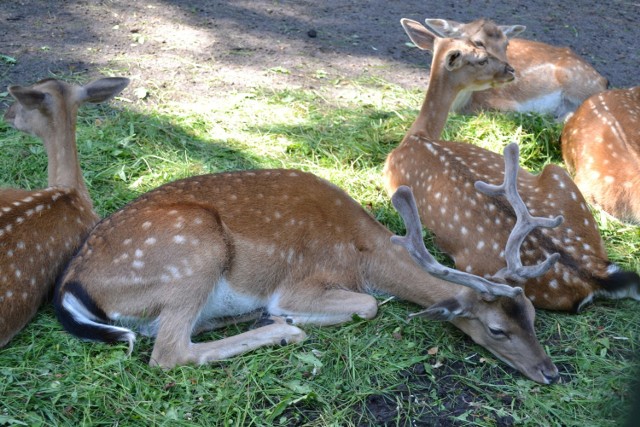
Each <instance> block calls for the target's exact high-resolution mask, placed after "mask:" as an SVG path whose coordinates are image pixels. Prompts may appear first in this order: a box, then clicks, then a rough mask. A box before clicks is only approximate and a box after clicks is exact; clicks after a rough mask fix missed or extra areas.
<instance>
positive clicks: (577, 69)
mask: <svg viewBox="0 0 640 427" xmlns="http://www.w3.org/2000/svg"><path fill="white" fill-rule="evenodd" d="M426 24H427V26H428V27H429V28H430V29H431V30H432V31H434V32H435V33H436V34H437V35H439V36H441V37H455V38H465V39H468V40H470V41H471V42H472V43H474V45H476V46H478V47H484V48H485V49H487V51H488V52H490V53H491V54H493V55H495V56H497V57H498V58H500V59H503V60H506V61H508V62H509V64H511V66H513V68H514V69H515V71H516V78H515V80H514V81H513V82H512V83H510V84H508V85H504V86H500V87H495V88H492V89H488V90H484V91H476V90H464V91H461V92H460V93H459V94H458V97H457V98H456V101H455V102H454V104H453V105H452V111H454V112H460V113H475V112H477V111H480V110H498V111H518V112H537V113H547V114H552V115H553V116H555V118H556V119H557V120H559V121H563V120H565V118H566V117H567V116H568V115H569V114H570V113H572V112H573V111H575V110H576V108H578V106H580V104H582V102H583V101H584V100H585V99H587V98H588V97H589V96H591V95H593V94H595V93H598V92H601V91H603V90H606V89H607V86H608V84H609V83H608V81H607V79H606V78H604V77H603V76H602V75H600V73H598V72H597V71H596V70H595V69H594V68H593V67H592V66H591V65H590V64H589V63H588V62H587V61H585V60H584V59H582V58H581V57H580V56H578V55H577V54H576V53H575V52H573V51H572V50H571V49H570V48H567V47H557V46H552V45H549V44H546V43H541V42H537V41H532V40H526V39H519V38H511V37H513V36H516V35H518V34H519V33H521V32H522V31H524V30H525V28H526V27H524V26H511V27H508V26H497V25H495V24H494V23H493V22H491V21H488V20H484V19H479V20H476V21H473V22H470V23H466V24H464V23H459V22H455V21H449V20H445V19H427V20H426ZM509 38H511V39H510V40H509Z"/></svg>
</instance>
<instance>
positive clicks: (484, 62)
mask: <svg viewBox="0 0 640 427" xmlns="http://www.w3.org/2000/svg"><path fill="white" fill-rule="evenodd" d="M487 62H489V60H487V59H482V60H480V61H478V65H487Z"/></svg>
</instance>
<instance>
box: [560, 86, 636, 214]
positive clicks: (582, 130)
mask: <svg viewBox="0 0 640 427" xmlns="http://www.w3.org/2000/svg"><path fill="white" fill-rule="evenodd" d="M560 141H561V145H562V157H563V159H564V161H565V163H566V165H567V169H569V173H571V174H572V175H573V176H574V180H575V182H576V185H577V186H578V188H580V190H581V191H582V193H583V194H584V195H585V197H586V199H587V200H588V201H589V202H591V203H593V204H594V205H597V206H599V207H600V208H602V209H603V210H604V211H605V212H607V213H609V214H611V215H613V216H615V217H616V218H618V219H620V220H622V221H629V222H633V223H636V224H639V223H640V86H636V87H633V88H629V89H615V90H610V91H606V92H601V93H599V94H597V95H593V96H592V97H590V98H589V99H587V100H586V101H585V102H584V103H583V104H582V105H581V106H580V108H578V110H576V112H575V114H573V116H571V117H570V118H569V120H567V122H566V123H565V125H564V128H563V129H562V135H561V137H560Z"/></svg>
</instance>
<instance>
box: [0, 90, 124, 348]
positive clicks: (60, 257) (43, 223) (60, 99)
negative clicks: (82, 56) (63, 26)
mask: <svg viewBox="0 0 640 427" xmlns="http://www.w3.org/2000/svg"><path fill="white" fill-rule="evenodd" d="M127 84H128V80H127V79H123V78H105V79H100V80H96V81H94V82H92V83H89V84H87V85H85V86H77V85H71V84H67V83H64V82H62V81H58V80H53V79H47V80H42V81H40V82H38V83H36V84H34V85H32V86H29V87H22V86H10V87H9V93H10V94H11V96H12V97H13V98H14V99H15V102H14V103H13V104H12V105H11V106H10V107H9V109H8V110H7V112H6V113H5V115H4V119H5V120H6V121H7V122H8V123H9V124H11V125H12V126H14V127H15V128H16V129H19V130H21V131H23V132H27V133H29V134H32V135H34V136H37V137H39V138H41V139H42V141H43V143H44V146H45V148H46V151H47V157H48V185H49V186H48V187H47V188H45V189H42V190H35V191H27V190H19V189H10V188H6V189H0V248H1V251H2V256H1V257H0V346H4V345H5V344H7V343H8V342H9V340H11V338H13V337H14V336H15V334H17V333H18V332H19V331H20V330H21V329H22V328H23V327H24V326H25V325H26V324H27V323H28V321H29V320H30V319H31V318H32V317H33V316H34V315H35V313H36V311H37V309H38V307H39V306H40V304H41V303H42V301H43V300H44V299H45V298H46V296H47V295H48V294H49V292H50V291H51V289H52V287H53V284H54V281H55V277H56V276H57V275H58V274H59V273H60V272H61V271H62V269H63V267H64V265H65V264H66V263H67V261H68V260H69V259H71V256H72V255H73V253H74V252H75V251H76V250H77V248H78V247H79V246H80V243H81V242H82V240H83V239H84V237H85V236H86V235H87V234H88V232H89V230H90V229H91V227H93V225H95V223H96V222H97V221H98V216H97V215H96V213H95V212H94V211H93V204H92V202H91V199H90V197H89V193H88V192H87V188H86V186H85V184H84V181H83V178H82V171H81V170H80V165H79V163H78V154H77V151H76V138H75V132H76V119H77V112H78V107H79V106H80V105H82V104H83V103H85V102H103V101H106V100H108V99H109V98H111V97H113V96H115V95H116V94H117V93H119V92H120V91H121V90H122V89H124V88H125V87H126V85H127Z"/></svg>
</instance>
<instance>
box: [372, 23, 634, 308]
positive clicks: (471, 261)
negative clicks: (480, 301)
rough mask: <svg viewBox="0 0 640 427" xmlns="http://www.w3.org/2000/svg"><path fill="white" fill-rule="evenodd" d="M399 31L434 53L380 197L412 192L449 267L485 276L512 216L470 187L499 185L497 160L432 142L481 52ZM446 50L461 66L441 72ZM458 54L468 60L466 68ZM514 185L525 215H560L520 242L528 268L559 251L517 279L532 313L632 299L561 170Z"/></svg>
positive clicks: (413, 26) (476, 71)
mask: <svg viewBox="0 0 640 427" xmlns="http://www.w3.org/2000/svg"><path fill="white" fill-rule="evenodd" d="M402 25H403V27H404V28H405V31H406V32H407V34H408V35H409V37H410V38H411V40H412V41H413V42H414V44H416V45H417V46H419V47H422V48H423V49H426V50H431V51H433V59H432V66H431V75H430V80H429V86H428V88H427V93H426V96H425V100H424V103H423V105H422V108H421V110H420V113H419V114H418V117H417V118H416V120H415V121H414V123H413V125H412V126H411V128H410V129H409V132H408V133H407V134H406V135H405V137H404V139H403V141H402V142H401V144H400V146H399V147H398V148H396V149H394V150H393V151H392V152H391V153H390V154H389V156H388V157H387V160H386V162H385V167H384V177H385V185H386V188H387V191H388V192H389V194H392V193H393V192H395V190H396V189H397V188H398V187H399V186H401V185H407V186H410V187H412V190H413V192H414V194H415V197H416V201H417V204H418V207H419V211H420V216H421V218H422V219H423V222H424V225H425V226H426V227H427V228H428V229H430V230H431V231H432V232H433V233H434V235H435V238H436V243H437V245H438V246H439V247H440V248H441V249H442V250H443V251H444V252H446V253H447V254H448V255H450V256H451V257H452V258H453V260H454V262H455V265H456V267H457V268H458V269H460V270H463V271H467V272H470V273H473V274H477V275H480V276H485V275H492V274H494V272H496V271H498V270H500V269H501V268H502V267H503V266H504V263H505V253H504V249H503V248H505V245H506V242H507V237H508V234H509V229H510V228H511V227H512V226H513V224H514V223H515V216H514V213H513V210H512V208H511V207H510V206H509V205H508V204H507V203H506V202H505V201H504V198H503V197H489V196H487V195H485V194H480V193H478V192H477V191H476V190H475V188H474V183H475V181H477V180H479V179H481V180H484V181H489V182H497V181H501V180H502V179H503V175H504V173H503V167H504V158H503V157H502V156H500V155H499V154H497V153H493V152H491V151H488V150H484V149H482V148H479V147H476V146H474V145H471V144H467V143H462V142H453V141H441V140H439V138H440V133H441V131H442V129H443V127H444V125H445V122H446V118H447V113H448V111H449V109H450V107H451V103H452V102H453V99H454V98H455V97H456V95H457V93H458V92H459V91H460V90H462V88H464V87H465V84H466V85H467V86H469V85H471V86H472V85H474V84H475V83H474V81H475V79H476V77H475V76H477V75H482V74H483V73H484V71H483V70H482V68H480V67H478V66H477V62H475V58H477V57H478V55H481V54H482V52H478V50H479V51H484V49H482V48H478V47H476V46H474V45H473V44H472V43H471V42H469V41H468V40H464V39H443V38H440V37H438V36H437V35H435V34H433V33H431V32H430V31H429V30H427V29H426V28H425V27H424V26H422V25H421V24H419V23H417V22H415V21H410V20H406V19H405V20H402ZM460 46H466V48H465V49H467V50H468V51H469V53H468V54H467V55H465V54H462V55H461V56H460V55H459V52H464V50H463V49H461V48H460ZM452 54H453V55H454V56H455V57H456V58H457V60H459V61H460V64H461V65H460V66H459V67H457V68H452V67H450V66H449V64H450V63H451V57H452ZM465 56H469V57H470V58H472V59H471V60H469V61H468V62H465V60H464V58H465ZM485 57H486V58H487V61H488V63H487V65H486V66H489V65H490V64H491V63H492V62H496V61H497V62H499V59H497V58H496V57H495V56H493V55H491V54H488V53H485ZM501 80H502V79H501ZM465 82H466V83H465ZM518 187H519V191H520V194H521V195H522V198H523V199H524V201H525V203H526V205H527V207H528V208H529V209H530V210H531V212H532V213H535V214H536V215H539V216H543V217H553V216H555V215H557V214H561V215H563V216H564V218H565V221H564V223H563V224H562V225H560V226H558V227H556V228H553V229H540V230H534V231H533V232H532V233H531V234H529V235H528V236H527V238H526V239H525V240H524V243H523V245H522V256H523V259H524V260H525V262H526V263H527V264H536V263H538V262H540V260H542V259H544V258H545V257H547V256H549V255H550V254H551V253H555V252H557V253H559V254H560V259H559V260H558V262H557V263H556V264H555V265H554V267H553V268H552V269H551V270H549V271H548V272H547V273H546V274H544V275H542V276H539V277H537V278H528V279H526V278H520V279H519V280H518V282H519V283H520V286H522V287H523V288H524V289H525V293H526V295H527V296H528V297H529V298H530V299H531V301H532V302H533V303H534V305H535V306H536V307H538V308H545V309H551V310H563V311H573V312H577V311H579V310H580V309H581V308H582V307H583V306H584V305H585V304H586V303H588V302H590V301H591V300H592V299H593V298H594V297H596V296H601V297H609V298H622V297H627V296H629V297H632V298H635V299H640V292H639V286H640V277H638V275H637V274H636V273H633V272H626V271H622V270H621V269H620V268H619V267H617V266H616V265H614V264H613V263H611V262H610V261H609V260H608V257H607V254H606V251H605V248H604V243H603V241H602V238H601V237H600V234H599V232H598V229H597V225H596V222H595V221H594V219H593V217H592V215H591V213H590V211H589V209H588V207H587V204H586V202H585V200H584V198H583V196H582V194H581V193H580V191H579V190H578V188H577V187H576V185H575V184H574V182H573V181H572V180H571V178H570V177H569V176H568V175H567V173H566V172H565V171H564V170H563V169H562V168H560V167H559V166H556V165H548V166H547V167H545V168H544V170H543V171H542V173H540V174H539V175H537V176H535V175H532V174H531V173H529V172H527V171H525V170H522V169H521V170H520V171H519V173H518Z"/></svg>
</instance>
